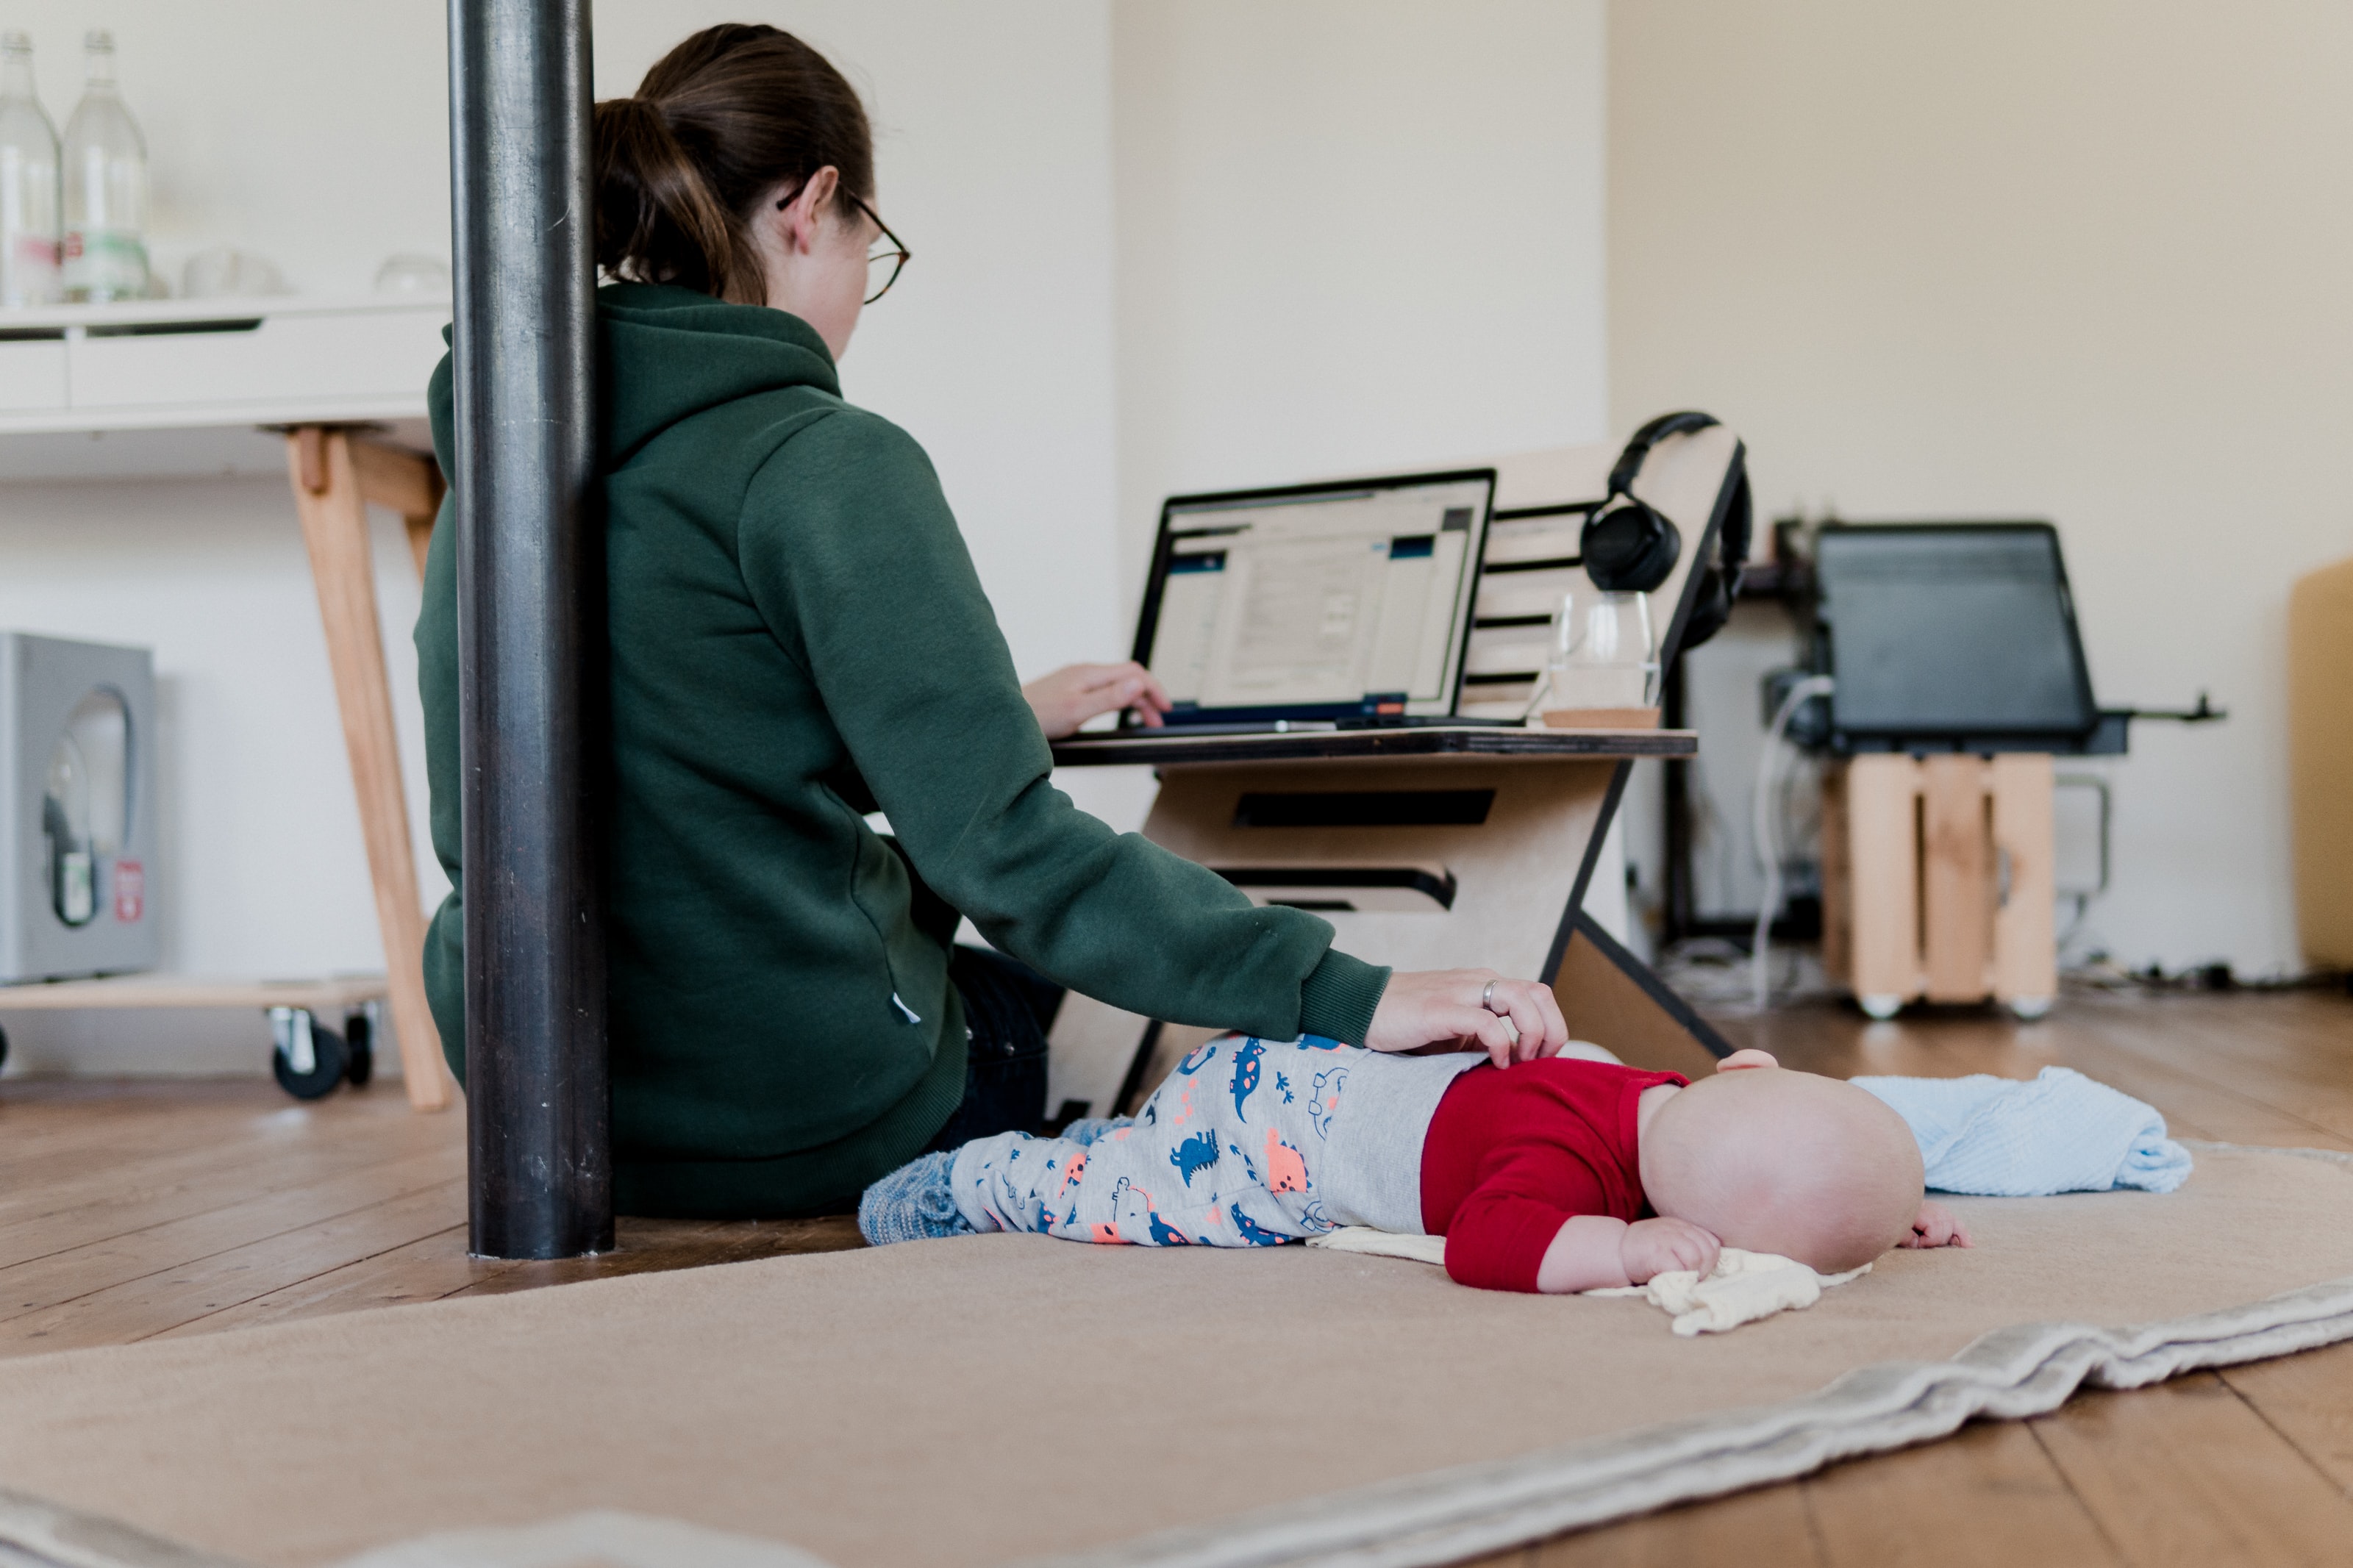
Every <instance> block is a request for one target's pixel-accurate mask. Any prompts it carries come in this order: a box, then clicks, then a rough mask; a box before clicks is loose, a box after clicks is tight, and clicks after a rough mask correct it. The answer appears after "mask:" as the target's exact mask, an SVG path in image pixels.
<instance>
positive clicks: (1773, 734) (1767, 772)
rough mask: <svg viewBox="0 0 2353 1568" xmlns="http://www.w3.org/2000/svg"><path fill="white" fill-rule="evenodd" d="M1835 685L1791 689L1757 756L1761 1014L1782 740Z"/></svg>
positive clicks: (1775, 872)
mask: <svg viewBox="0 0 2353 1568" xmlns="http://www.w3.org/2000/svg"><path fill="white" fill-rule="evenodd" d="M1831 685H1832V682H1831V678H1830V677H1829V676H1827V675H1810V676H1808V677H1806V679H1803V680H1800V681H1799V682H1798V683H1797V684H1796V685H1795V686H1792V687H1791V688H1789V689H1788V691H1787V692H1786V693H1784V694H1783V696H1782V698H1781V706H1780V707H1779V708H1778V709H1776V710H1774V712H1773V722H1772V723H1770V724H1768V725H1767V726H1766V729H1765V748H1764V750H1763V751H1761V752H1757V798H1756V799H1755V800H1754V801H1753V802H1751V803H1750V804H1751V807H1752V809H1751V811H1750V813H1749V816H1750V818H1751V821H1750V824H1749V826H1750V828H1751V831H1752V834H1753V836H1754V837H1755V838H1756V841H1757V843H1756V848H1757V869H1758V870H1759V871H1761V872H1763V873H1764V874H1765V904H1764V907H1763V908H1762V909H1760V910H1757V939H1756V941H1755V942H1752V943H1750V945H1749V957H1748V999H1749V1002H1750V1004H1751V1005H1752V1006H1754V1007H1755V1009H1756V1010H1757V1012H1759V1013H1762V1012H1763V1011H1765V1005H1766V1003H1767V1001H1768V1000H1769V999H1770V997H1771V994H1772V981H1771V977H1770V974H1769V973H1768V972H1767V969H1766V952H1767V947H1768V944H1769V943H1770V942H1771V941H1772V938H1773V917H1774V916H1775V915H1778V914H1779V913H1780V912H1781V852H1780V849H1779V847H1778V846H1776V845H1775V844H1774V842H1773V837H1774V835H1773V810H1772V799H1773V764H1774V763H1776V762H1777V761H1778V760H1779V758H1780V755H1781V737H1782V736H1783V735H1785V734H1787V733H1788V729H1789V721H1790V720H1791V719H1793V718H1795V717H1796V716H1797V712H1798V709H1799V705H1800V704H1802V703H1804V702H1807V701H1809V700H1811V699H1813V698H1816V697H1827V696H1828V695H1830V691H1831Z"/></svg>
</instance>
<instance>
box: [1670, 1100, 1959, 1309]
mask: <svg viewBox="0 0 2353 1568" xmlns="http://www.w3.org/2000/svg"><path fill="white" fill-rule="evenodd" d="M1641 1163H1642V1186H1643V1189H1644V1191H1645V1192H1646V1193H1647V1194H1649V1196H1650V1200H1651V1206H1652V1207H1653V1208H1655V1209H1657V1210H1658V1211H1659V1213H1660V1214H1662V1215H1667V1216H1669V1217H1671V1218H1674V1219H1685V1220H1689V1221H1691V1222H1692V1223H1693V1224H1694V1225H1697V1226H1703V1227H1704V1228H1705V1229H1707V1230H1710V1231H1713V1232H1714V1233H1715V1235H1716V1237H1718V1238H1719V1239H1721V1240H1722V1241H1723V1242H1724V1244H1725V1246H1726V1247H1745V1248H1746V1249H1747V1250H1749V1251H1751V1252H1778V1253H1779V1254H1780V1255H1781V1256H1783V1257H1785V1258H1796V1259H1797V1260H1798V1261H1799V1262H1800V1263H1804V1264H1807V1265H1809V1266H1810V1267H1812V1268H1816V1269H1819V1270H1820V1271H1821V1272H1823V1273H1825V1274H1834V1273H1837V1272H1839V1271H1841V1270H1842V1269H1848V1268H1855V1267H1857V1266H1858V1265H1861V1264H1864V1263H1868V1262H1870V1261H1871V1260H1872V1259H1873V1258H1876V1257H1878V1256H1879V1255H1880V1254H1881V1253H1883V1252H1884V1251H1886V1250H1887V1249H1888V1248H1889V1247H1893V1246H1894V1245H1895V1244H1896V1243H1897V1242H1898V1241H1901V1240H1902V1239H1903V1238H1904V1237H1905V1235H1907V1234H1908V1233H1909V1232H1910V1230H1911V1228H1912V1221H1913V1219H1914V1217H1915V1215H1917V1214H1918V1213H1919V1209H1920V1191H1921V1166H1920V1148H1919V1145H1918V1144H1917V1143H1915V1142H1914V1141H1913V1138H1912V1130H1911V1129H1910V1128H1909V1127H1906V1126H1905V1123H1904V1119H1903V1118H1902V1117H1900V1116H1898V1115H1896V1114H1895V1112H1894V1111H1893V1110H1889V1109H1888V1107H1887V1106H1886V1105H1885V1104H1883V1102H1882V1101H1880V1100H1878V1099H1877V1098H1875V1097H1874V1096H1873V1095H1871V1094H1869V1093H1867V1092H1865V1091H1864V1090H1862V1089H1857V1088H1855V1087H1854V1086H1853V1085H1852V1084H1850V1083H1841V1082H1839V1081H1837V1080H1836V1079H1827V1078H1820V1077H1817V1076H1816V1075H1814V1074H1812V1073H1803V1072H1791V1071H1788V1069H1786V1068H1746V1069H1743V1070H1738V1071H1732V1072H1721V1073H1718V1074H1717V1075H1716V1076H1715V1077H1714V1078H1710V1079H1702V1080H1701V1081H1700V1082H1698V1083H1695V1084H1694V1085H1692V1086H1691V1087H1690V1088H1689V1089H1683V1091H1681V1092H1680V1093H1678V1094H1676V1095H1675V1096H1674V1097H1673V1098H1672V1099H1671V1100H1668V1101H1667V1102H1666V1103H1665V1104H1664V1105H1662V1106H1661V1107H1660V1108H1659V1111H1658V1114H1657V1115H1656V1116H1655V1117H1653V1118H1652V1119H1651V1123H1650V1125H1649V1126H1648V1127H1647V1128H1645V1129H1644V1130H1643V1134H1642V1148H1641Z"/></svg>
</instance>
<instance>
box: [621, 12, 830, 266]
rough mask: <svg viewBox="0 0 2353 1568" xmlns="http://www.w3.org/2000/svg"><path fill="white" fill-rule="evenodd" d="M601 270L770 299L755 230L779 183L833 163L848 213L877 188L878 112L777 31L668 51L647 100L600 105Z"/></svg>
mask: <svg viewBox="0 0 2353 1568" xmlns="http://www.w3.org/2000/svg"><path fill="white" fill-rule="evenodd" d="M828 164H831V165H832V166H833V167H834V168H835V169H837V170H839V172H840V178H841V184H840V185H839V188H838V190H837V193H836V195H835V197H834V205H836V206H837V207H838V208H839V210H840V212H841V214H842V216H844V217H853V216H856V212H857V208H856V205H855V200H854V198H871V196H872V195H873V194H874V139H873V134H872V132H871V131H869V129H868V128H867V123H866V110H865V107H864V106H863V105H861V104H860V102H859V101H858V94H857V93H856V92H855V91H853V90H852V89H851V88H850V85H849V82H847V81H845V80H843V79H842V76H841V73H840V72H839V71H838V70H836V69H834V68H833V67H832V66H831V65H830V64H828V63H827V61H826V58H825V57H824V56H823V55H820V54H818V52H817V51H816V50H815V49H812V48H810V47H808V46H807V44H804V43H802V42H801V41H800V40H799V39H798V38H796V37H793V36H792V35H791V34H790V33H786V32H780V31H778V30H777V29H776V28H775V27H770V26H760V25H757V24H752V23H744V22H729V23H724V24H723V25H721V26H716V27H706V28H704V29H703V30H702V32H700V33H697V34H695V35H694V36H693V37H691V38H689V39H687V40H686V41H685V42H684V43H682V44H681V45H679V46H678V47H676V48H674V49H672V50H670V53H669V54H667V55H664V56H663V57H662V58H661V59H660V60H659V62H658V63H657V64H656V65H655V66H654V68H653V69H651V70H649V71H648V72H647V73H646V79H645V80H643V81H641V82H639V83H638V94H637V96H636V97H635V98H615V99H607V100H605V101H604V102H602V103H599V104H598V105H596V265H597V267H598V268H601V269H602V270H603V271H604V272H605V273H607V275H608V276H610V277H614V278H620V279H627V280H628V281H630V282H633V283H675V284H678V285H680V286H681V287H682V288H687V289H699V290H701V291H702V292H703V293H705V294H715V295H717V296H718V297H719V298H721V299H723V300H732V301H734V302H735V303H738V304H749V305H759V304H765V303H766V301H767V286H766V283H765V280H764V279H763V277H762V274H761V269H760V262H759V258H758V254H757V252H756V251H754V248H753V246H752V242H751V229H750V226H751V222H752V220H753V218H754V216H755V213H754V209H755V208H756V207H757V206H758V205H759V204H760V202H761V200H762V199H763V198H764V197H765V195H767V194H768V193H769V192H770V191H772V190H774V189H776V185H777V184H778V183H779V182H782V183H784V184H787V185H790V186H792V187H794V188H796V189H797V188H798V186H799V185H800V184H801V183H802V182H804V181H806V180H807V179H809V178H810V177H811V176H812V175H814V174H816V173H817V172H818V170H819V169H822V168H824V167H825V166H826V165H828Z"/></svg>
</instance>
